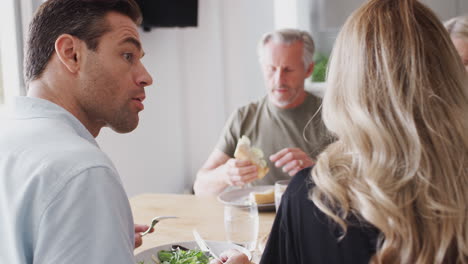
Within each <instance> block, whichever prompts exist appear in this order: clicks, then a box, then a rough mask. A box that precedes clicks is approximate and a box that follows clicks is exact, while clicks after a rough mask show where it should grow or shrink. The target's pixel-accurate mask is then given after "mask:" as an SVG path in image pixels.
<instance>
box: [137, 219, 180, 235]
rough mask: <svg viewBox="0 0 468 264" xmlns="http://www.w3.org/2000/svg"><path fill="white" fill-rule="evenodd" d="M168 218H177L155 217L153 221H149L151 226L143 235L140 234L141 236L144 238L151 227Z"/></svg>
mask: <svg viewBox="0 0 468 264" xmlns="http://www.w3.org/2000/svg"><path fill="white" fill-rule="evenodd" d="M170 218H178V217H177V216H156V217H155V218H153V220H151V225H150V227H149V228H148V229H147V230H146V231H145V232H143V233H141V236H145V235H146V234H148V233H149V232H150V231H151V229H153V227H154V226H155V225H156V224H157V223H159V221H161V220H164V219H170Z"/></svg>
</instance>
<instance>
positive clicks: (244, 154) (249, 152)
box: [234, 136, 269, 179]
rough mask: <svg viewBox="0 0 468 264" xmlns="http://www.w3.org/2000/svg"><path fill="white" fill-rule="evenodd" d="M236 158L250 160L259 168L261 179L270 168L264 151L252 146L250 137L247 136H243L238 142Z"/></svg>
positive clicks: (258, 175) (235, 152)
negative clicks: (264, 157) (264, 156)
mask: <svg viewBox="0 0 468 264" xmlns="http://www.w3.org/2000/svg"><path fill="white" fill-rule="evenodd" d="M234 158H236V159H239V160H249V161H250V162H252V164H254V165H256V166H257V168H258V174H257V177H258V178H259V179H261V178H263V177H265V175H266V174H267V173H268V171H269V168H268V167H267V163H266V161H265V160H264V159H263V151H262V150H261V149H259V148H256V147H252V146H250V139H249V138H248V137H247V136H242V137H241V138H240V139H239V141H238V142H237V146H236V151H234Z"/></svg>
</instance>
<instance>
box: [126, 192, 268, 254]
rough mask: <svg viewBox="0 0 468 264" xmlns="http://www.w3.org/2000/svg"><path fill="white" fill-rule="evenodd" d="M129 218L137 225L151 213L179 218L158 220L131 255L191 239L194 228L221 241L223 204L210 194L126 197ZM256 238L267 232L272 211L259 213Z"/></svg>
mask: <svg viewBox="0 0 468 264" xmlns="http://www.w3.org/2000/svg"><path fill="white" fill-rule="evenodd" d="M130 205H131V207H132V211H133V217H134V220H135V223H137V224H149V223H150V222H151V219H152V218H153V217H155V216H162V215H174V216H178V217H179V219H167V220H163V221H161V222H159V223H158V224H157V225H156V227H155V231H154V233H152V234H148V235H146V236H145V237H144V238H143V245H142V246H141V247H139V248H138V249H136V250H135V254H137V253H139V252H141V251H143V250H146V249H148V248H152V247H155V246H159V245H163V244H168V243H173V242H180V241H190V240H194V239H193V236H192V229H194V228H196V229H197V230H198V232H199V233H200V235H201V236H202V237H203V238H204V239H206V240H217V241H225V240H226V236H225V232H224V221H223V218H224V217H223V214H224V207H223V204H222V203H221V202H219V201H218V200H217V199H216V198H214V197H199V196H194V195H186V194H155V193H152V194H141V195H137V196H135V197H133V198H131V199H130ZM259 216H260V221H259V241H260V240H261V239H262V238H264V237H265V236H266V235H268V234H269V233H270V229H271V226H272V225H273V220H274V218H275V212H259Z"/></svg>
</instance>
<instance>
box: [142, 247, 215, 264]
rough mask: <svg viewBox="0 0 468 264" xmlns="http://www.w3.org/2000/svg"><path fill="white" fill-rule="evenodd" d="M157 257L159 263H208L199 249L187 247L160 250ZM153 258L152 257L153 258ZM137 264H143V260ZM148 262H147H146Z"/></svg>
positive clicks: (208, 259)
mask: <svg viewBox="0 0 468 264" xmlns="http://www.w3.org/2000/svg"><path fill="white" fill-rule="evenodd" d="M158 258H159V260H160V262H156V261H155V263H161V264H208V263H209V262H210V258H209V257H207V256H206V255H205V254H204V253H203V252H202V251H201V250H198V249H189V250H183V249H180V248H176V249H173V250H161V251H159V252H158ZM154 259H155V258H153V260H154ZM138 264H145V262H144V261H140V262H138ZM148 264H149V263H148Z"/></svg>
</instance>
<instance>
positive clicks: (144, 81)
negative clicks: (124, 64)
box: [137, 65, 153, 87]
mask: <svg viewBox="0 0 468 264" xmlns="http://www.w3.org/2000/svg"><path fill="white" fill-rule="evenodd" d="M137 82H138V84H139V85H140V86H141V87H146V86H150V85H151V84H153V77H151V75H150V74H149V72H148V71H147V70H146V68H145V66H143V65H142V66H141V72H140V74H139V75H138V80H137Z"/></svg>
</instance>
